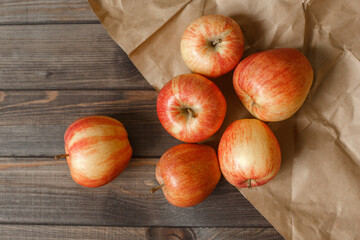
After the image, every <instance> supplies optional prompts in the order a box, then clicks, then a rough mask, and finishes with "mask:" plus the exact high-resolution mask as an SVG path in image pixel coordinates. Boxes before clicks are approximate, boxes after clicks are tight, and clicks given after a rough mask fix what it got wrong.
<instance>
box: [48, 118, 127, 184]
mask: <svg viewBox="0 0 360 240" xmlns="http://www.w3.org/2000/svg"><path fill="white" fill-rule="evenodd" d="M64 140H65V153H66V154H65V155H59V156H56V157H55V158H59V157H66V159H67V163H68V165H69V169H70V172H71V176H72V178H73V179H74V181H75V182H76V183H78V184H80V185H82V186H85V187H100V186H103V185H105V184H107V183H109V182H111V181H112V180H113V179H114V178H116V177H117V176H118V175H119V174H120V173H121V172H122V171H123V170H124V169H125V168H126V166H127V165H128V163H129V161H130V158H131V154H132V148H131V146H130V143H129V140H128V135H127V132H126V130H125V127H124V125H123V124H122V123H120V122H119V121H117V120H115V119H113V118H110V117H106V116H87V117H83V118H80V119H78V120H76V121H75V122H73V123H72V124H71V125H70V126H69V127H68V128H67V130H66V132H65V136H64Z"/></svg>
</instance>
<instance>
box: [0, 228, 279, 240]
mask: <svg viewBox="0 0 360 240" xmlns="http://www.w3.org/2000/svg"><path fill="white" fill-rule="evenodd" d="M0 232H1V239H4V240H6V239H14V237H16V238H17V239H28V240H30V239H48V240H50V239H82V240H91V239H107V240H110V239H127V240H133V239H134V240H135V239H136V240H138V239H147V240H180V239H184V240H196V239H204V240H222V239H224V240H232V239H234V240H235V239H236V240H237V239H257V240H270V239H271V240H277V239H279V240H280V239H283V238H282V237H281V236H280V234H279V233H277V232H276V230H275V229H274V228H157V227H141V228H134V227H93V226H43V225H0Z"/></svg>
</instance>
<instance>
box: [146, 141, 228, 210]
mask: <svg viewBox="0 0 360 240" xmlns="http://www.w3.org/2000/svg"><path fill="white" fill-rule="evenodd" d="M220 177H221V172H220V168H219V163H218V158H217V156H216V152H215V150H214V149H213V148H212V147H209V146H207V145H202V144H189V143H184V144H180V145H177V146H175V147H172V148H170V149H169V150H168V151H166V152H165V153H164V154H163V155H162V157H161V158H160V160H159V162H158V163H157V165H156V179H157V181H158V182H159V184H160V186H159V187H157V188H153V189H152V190H151V191H152V193H154V192H155V191H156V190H157V189H159V188H162V190H163V193H164V195H165V198H166V199H167V200H168V201H169V202H170V203H171V204H172V205H174V206H177V207H191V206H194V205H196V204H199V203H200V202H202V201H204V200H205V199H206V198H207V197H208V196H209V195H210V194H211V193H212V191H213V190H214V189H215V187H216V185H217V184H218V182H219V180H220Z"/></svg>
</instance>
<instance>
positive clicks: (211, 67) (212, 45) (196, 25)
mask: <svg viewBox="0 0 360 240" xmlns="http://www.w3.org/2000/svg"><path fill="white" fill-rule="evenodd" d="M180 50H181V55H182V58H183V60H184V62H185V64H186V65H187V66H188V67H189V68H190V70H191V71H193V72H195V73H199V74H202V75H204V76H207V77H212V78H214V77H219V76H221V75H224V74H225V73H228V72H230V71H231V70H233V69H234V68H235V67H236V65H237V64H238V63H239V61H240V59H241V57H242V55H243V52H244V37H243V34H242V31H241V29H240V27H239V25H238V24H237V23H236V22H235V21H234V20H233V19H232V18H230V17H226V16H222V15H206V16H202V17H200V18H198V19H196V20H195V21H193V22H192V23H191V24H190V25H189V26H188V27H187V28H186V30H185V32H184V34H183V36H182V38H181V43H180Z"/></svg>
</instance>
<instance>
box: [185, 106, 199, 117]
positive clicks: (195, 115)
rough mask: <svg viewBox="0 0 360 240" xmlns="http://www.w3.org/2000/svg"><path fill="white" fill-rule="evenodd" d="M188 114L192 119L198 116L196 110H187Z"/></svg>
mask: <svg viewBox="0 0 360 240" xmlns="http://www.w3.org/2000/svg"><path fill="white" fill-rule="evenodd" d="M187 111H188V113H189V114H190V117H193V118H196V117H197V114H196V113H195V111H194V110H192V109H191V108H187Z"/></svg>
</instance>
